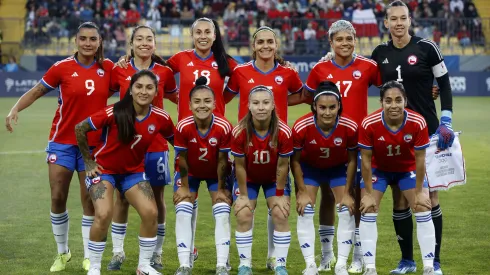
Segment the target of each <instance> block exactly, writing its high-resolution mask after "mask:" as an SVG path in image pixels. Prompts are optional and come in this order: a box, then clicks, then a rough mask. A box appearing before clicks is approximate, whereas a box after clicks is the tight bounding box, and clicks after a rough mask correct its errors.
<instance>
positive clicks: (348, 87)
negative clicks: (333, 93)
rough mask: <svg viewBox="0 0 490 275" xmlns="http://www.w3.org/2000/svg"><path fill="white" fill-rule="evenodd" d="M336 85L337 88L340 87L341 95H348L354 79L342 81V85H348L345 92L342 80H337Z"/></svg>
mask: <svg viewBox="0 0 490 275" xmlns="http://www.w3.org/2000/svg"><path fill="white" fill-rule="evenodd" d="M335 85H337V88H339V91H340V95H342V96H343V97H347V93H348V92H349V90H350V87H351V86H352V80H344V81H342V85H343V86H347V87H345V89H344V94H342V88H340V80H339V81H337V83H335Z"/></svg>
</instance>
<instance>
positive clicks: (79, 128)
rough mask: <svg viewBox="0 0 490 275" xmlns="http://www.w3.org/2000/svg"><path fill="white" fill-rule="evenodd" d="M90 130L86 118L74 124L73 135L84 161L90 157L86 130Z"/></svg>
mask: <svg viewBox="0 0 490 275" xmlns="http://www.w3.org/2000/svg"><path fill="white" fill-rule="evenodd" d="M90 131H92V127H90V124H89V123H88V121H87V120H84V121H82V122H80V123H78V124H77V125H76V126H75V136H76V138H77V143H78V148H79V149H80V153H81V154H82V156H83V160H84V161H85V162H87V161H88V160H91V159H92V157H91V156H90V148H89V146H88V140H87V132H90Z"/></svg>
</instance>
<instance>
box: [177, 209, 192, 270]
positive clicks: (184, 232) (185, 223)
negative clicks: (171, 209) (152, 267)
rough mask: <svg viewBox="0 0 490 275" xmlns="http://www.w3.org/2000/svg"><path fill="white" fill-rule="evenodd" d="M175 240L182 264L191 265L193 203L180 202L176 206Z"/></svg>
mask: <svg viewBox="0 0 490 275" xmlns="http://www.w3.org/2000/svg"><path fill="white" fill-rule="evenodd" d="M175 213H176V215H175V240H176V243H177V254H178V256H179V263H180V266H186V267H190V262H189V260H190V256H189V255H190V254H191V252H192V251H191V243H192V203H190V202H180V203H178V204H177V205H176V206H175Z"/></svg>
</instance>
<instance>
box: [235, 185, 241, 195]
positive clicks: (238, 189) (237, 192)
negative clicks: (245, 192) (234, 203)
mask: <svg viewBox="0 0 490 275" xmlns="http://www.w3.org/2000/svg"><path fill="white" fill-rule="evenodd" d="M234 192H235V196H237V197H238V196H240V188H238V187H237V188H235V191H234Z"/></svg>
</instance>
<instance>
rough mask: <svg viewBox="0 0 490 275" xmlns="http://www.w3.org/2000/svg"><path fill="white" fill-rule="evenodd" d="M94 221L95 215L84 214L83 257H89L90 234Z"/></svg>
mask: <svg viewBox="0 0 490 275" xmlns="http://www.w3.org/2000/svg"><path fill="white" fill-rule="evenodd" d="M93 223H94V216H85V215H83V216H82V239H83V258H84V259H88V257H89V253H88V240H89V236H90V227H91V226H92V224H93Z"/></svg>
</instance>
